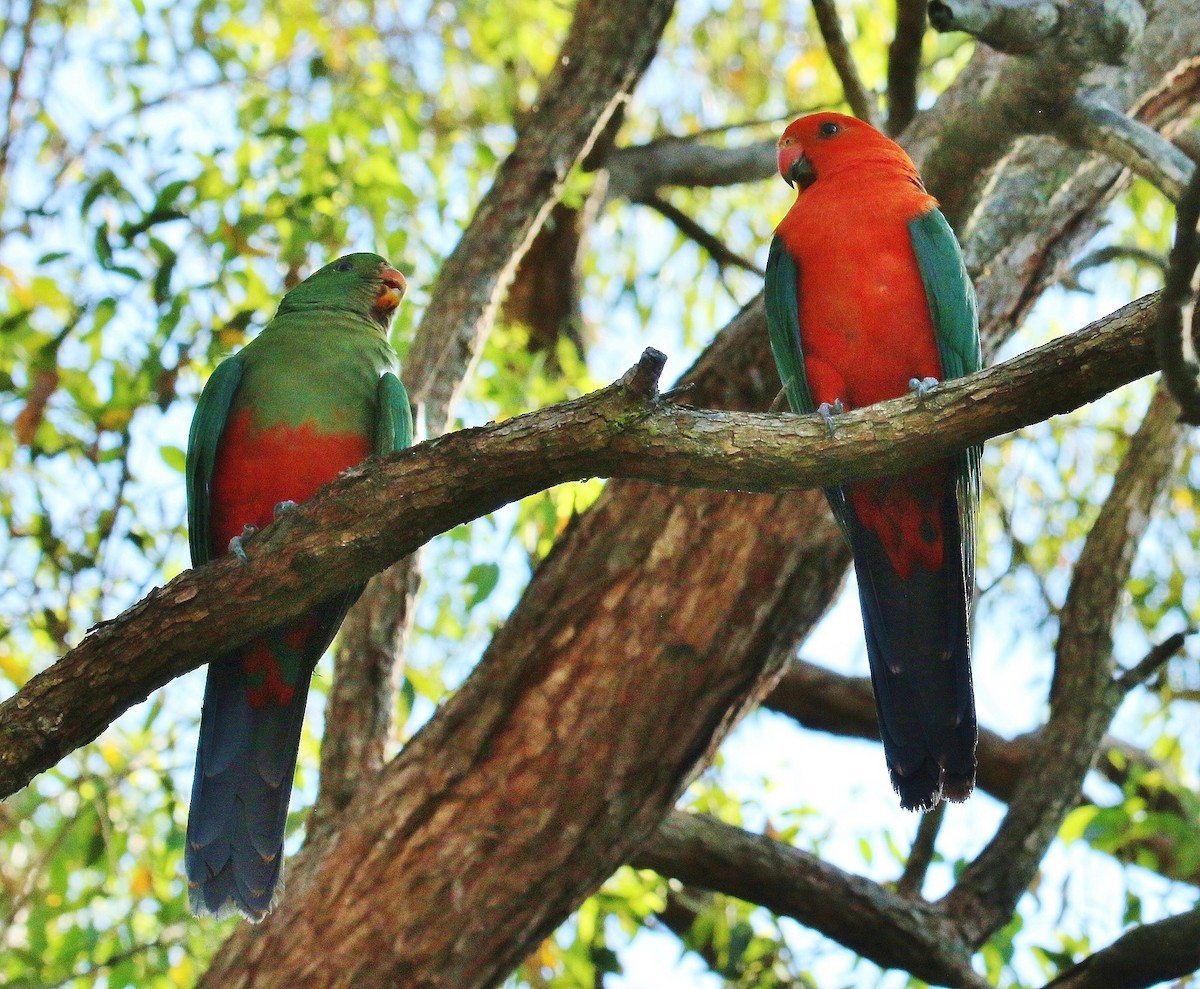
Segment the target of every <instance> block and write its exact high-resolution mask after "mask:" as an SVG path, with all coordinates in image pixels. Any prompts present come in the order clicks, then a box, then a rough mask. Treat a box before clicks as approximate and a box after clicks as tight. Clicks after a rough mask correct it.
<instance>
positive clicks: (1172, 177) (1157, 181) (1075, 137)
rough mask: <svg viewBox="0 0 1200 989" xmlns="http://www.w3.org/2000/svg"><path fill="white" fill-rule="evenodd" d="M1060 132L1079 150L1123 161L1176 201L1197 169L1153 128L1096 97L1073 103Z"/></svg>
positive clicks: (1061, 123) (1082, 97)
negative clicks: (1083, 149) (1082, 149)
mask: <svg viewBox="0 0 1200 989" xmlns="http://www.w3.org/2000/svg"><path fill="white" fill-rule="evenodd" d="M1057 132H1058V134H1059V135H1060V136H1061V137H1062V138H1063V139H1064V140H1065V141H1067V142H1068V143H1070V144H1073V145H1075V146H1076V147H1079V148H1085V149H1087V150H1090V151H1096V152H1099V153H1100V154H1105V155H1108V156H1109V157H1110V158H1112V159H1113V160H1114V161H1117V162H1120V163H1121V164H1122V165H1124V166H1125V167H1126V168H1128V169H1129V170H1130V171H1132V172H1133V173H1134V174H1135V175H1140V176H1141V177H1142V178H1144V179H1145V180H1146V181H1147V182H1149V183H1150V184H1151V185H1153V186H1154V187H1155V188H1156V189H1158V190H1159V191H1160V192H1161V193H1162V194H1163V195H1164V196H1166V197H1167V198H1168V199H1170V200H1172V201H1173V202H1179V198H1180V196H1182V195H1183V190H1184V187H1185V186H1186V185H1187V184H1188V180H1189V179H1190V178H1191V177H1192V173H1193V172H1194V171H1195V170H1196V169H1195V165H1193V164H1192V162H1191V160H1190V159H1189V158H1188V156H1187V155H1185V154H1184V153H1183V152H1182V151H1180V150H1179V148H1177V147H1176V146H1175V145H1174V144H1172V143H1171V142H1170V141H1168V140H1167V139H1166V138H1165V137H1163V136H1162V135H1161V134H1159V133H1158V131H1156V130H1155V129H1154V128H1153V127H1149V126H1147V125H1146V124H1143V123H1142V122H1141V121H1139V120H1136V119H1134V118H1133V117H1130V116H1127V115H1126V114H1124V113H1121V112H1119V111H1117V110H1114V109H1113V108H1112V107H1110V106H1107V105H1105V104H1104V103H1101V102H1100V101H1099V100H1097V99H1095V98H1093V97H1088V96H1079V97H1076V98H1075V99H1074V100H1072V101H1071V105H1070V107H1069V109H1068V111H1067V113H1066V114H1065V115H1064V117H1063V118H1062V120H1061V121H1060V123H1059V126H1058V129H1057Z"/></svg>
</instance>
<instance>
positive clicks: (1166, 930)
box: [1046, 908, 1200, 989]
mask: <svg viewBox="0 0 1200 989" xmlns="http://www.w3.org/2000/svg"><path fill="white" fill-rule="evenodd" d="M1197 968H1200V908H1197V909H1195V910H1189V911H1188V912H1187V913H1181V914H1179V915H1178V916H1175V917H1168V918H1167V919H1166V920H1160V921H1158V923H1155V924H1142V925H1141V926H1139V927H1135V928H1133V929H1132V930H1130V931H1126V932H1125V933H1124V934H1122V935H1121V937H1119V938H1117V940H1116V941H1114V942H1113V943H1112V944H1110V945H1109V946H1108V947H1107V948H1105V949H1104V950H1103V951H1098V952H1096V953H1095V954H1094V955H1092V956H1091V957H1090V958H1085V959H1084V960H1083V961H1081V962H1080V963H1079V964H1078V965H1073V966H1071V968H1069V969H1067V971H1065V972H1063V973H1062V975H1060V976H1059V977H1058V978H1056V979H1055V980H1054V981H1053V982H1049V983H1047V985H1046V989H1150V987H1151V986H1156V985H1159V984H1160V983H1163V982H1167V981H1168V980H1170V979H1182V978H1183V977H1184V976H1186V975H1190V974H1191V973H1192V972H1195V971H1196V969H1197Z"/></svg>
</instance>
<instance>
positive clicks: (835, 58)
mask: <svg viewBox="0 0 1200 989" xmlns="http://www.w3.org/2000/svg"><path fill="white" fill-rule="evenodd" d="M812 6H813V14H815V15H816V18H817V27H818V28H820V30H821V37H822V38H823V39H824V41H825V50H826V51H828V52H829V60H830V61H831V62H832V63H833V68H834V71H835V72H837V75H838V78H839V79H840V80H841V81H842V92H843V93H844V94H845V96H846V102H847V103H849V104H850V109H851V110H853V111H854V116H856V117H858V118H859V119H860V120H865V121H866V122H867V123H868V124H871V125H874V124H875V100H874V97H873V96H872V95H871V93H870V92H869V91H868V90H867V88H866V86H864V85H863V82H862V79H861V77H860V76H859V74H858V66H857V65H855V64H854V56H853V55H852V54H850V45H849V44H848V43H847V41H846V35H845V34H844V33H843V32H842V22H841V19H840V18H839V17H838V12H837V6H836V5H835V3H834V0H812Z"/></svg>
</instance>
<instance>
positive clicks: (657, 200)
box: [634, 194, 766, 277]
mask: <svg viewBox="0 0 1200 989" xmlns="http://www.w3.org/2000/svg"><path fill="white" fill-rule="evenodd" d="M634 202H636V203H638V204H639V205H642V206H649V207H650V208H651V209H652V210H654V211H655V212H656V213H658V215H659V216H661V217H663V218H664V219H666V220H669V221H670V222H671V223H673V224H675V228H676V229H677V230H678V231H679V232H680V233H681V234H683V236H685V237H687V238H688V240H691V241H694V242H695V243H696V244H697V245H698V246H699V247H700V248H701V249H702V250H705V251H707V252H708V254H709V256H710V257H711V258H712V259H713V261H715V262H716V264H717V268H718V269H724V268H725V267H726V266H727V265H733V266H734V267H735V268H742V269H743V270H745V271H749V272H752V273H754V274H756V275H758V276H759V277H762V276H763V275H764V274H766V273H765V272H764V271H763V270H762V268H760V267H759V266H758V265H756V264H755V263H754V262H753V261H747V260H746V259H745V258H744V257H742V256H741V255H740V254H737V253H735V252H734V251H731V250H730V249H729V248H728V247H726V246H725V244H724V243H722V241H721V240H720V239H719V238H717V237H716V236H715V235H713V234H711V233H709V232H708V231H707V230H705V229H704V227H702V226H701V225H700V224H699V223H697V222H696V221H695V220H693V219H692V218H691V217H690V216H688V215H687V214H686V213H685V212H684V211H683V210H681V209H680V208H679V207H677V206H673V205H672V204H671V203H669V202H668V201H667V200H665V199H663V198H662V197H661V196H659V195H657V194H656V195H652V196H646V197H645V198H642V199H635V200H634Z"/></svg>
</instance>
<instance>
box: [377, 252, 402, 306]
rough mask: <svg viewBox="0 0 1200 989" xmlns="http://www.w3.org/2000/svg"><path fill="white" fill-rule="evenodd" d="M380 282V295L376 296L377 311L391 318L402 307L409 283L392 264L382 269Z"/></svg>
mask: <svg viewBox="0 0 1200 989" xmlns="http://www.w3.org/2000/svg"><path fill="white" fill-rule="evenodd" d="M379 281H380V286H379V294H378V295H377V296H375V309H376V311H377V312H380V313H384V314H386V315H389V316H390V315H391V314H392V313H393V312H395V311H396V307H397V306H399V305H400V301H401V300H402V299H403V298H404V293H405V292H407V291H408V282H406V281H405V280H404V276H403V275H402V274H400V272H398V271H397V270H396V269H395V268H393V267H392V266H391V265H390V264H386V265H384V266H383V268H382V269H380V272H379Z"/></svg>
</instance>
